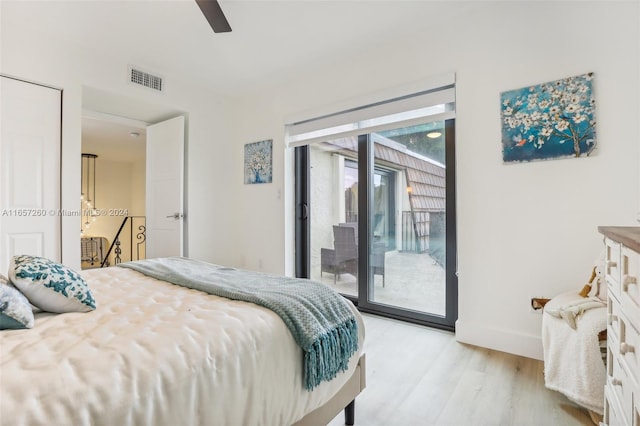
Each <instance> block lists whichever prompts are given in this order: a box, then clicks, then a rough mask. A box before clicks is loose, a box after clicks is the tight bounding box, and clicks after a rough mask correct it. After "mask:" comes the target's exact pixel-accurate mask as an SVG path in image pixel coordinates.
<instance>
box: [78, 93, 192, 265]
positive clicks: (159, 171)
mask: <svg viewBox="0 0 640 426" xmlns="http://www.w3.org/2000/svg"><path fill="white" fill-rule="evenodd" d="M82 105H83V117H89V118H91V119H93V120H94V124H96V123H100V125H103V126H105V131H107V132H108V131H110V130H115V129H118V130H117V131H118V133H119V136H121V137H123V138H124V141H123V142H122V143H123V144H122V145H121V146H118V147H117V148H113V149H112V150H108V149H107V151H110V153H109V154H107V153H103V154H102V155H100V151H99V150H98V151H96V149H98V148H96V147H93V146H88V147H85V145H84V139H85V138H84V137H83V147H82V149H83V152H84V153H90V154H95V153H96V152H97V153H98V157H97V158H96V171H97V172H99V171H100V169H101V163H103V161H102V160H103V159H107V160H108V159H109V156H110V155H113V154H122V156H121V157H120V158H119V159H118V160H117V161H124V162H127V161H128V162H131V160H132V158H133V157H136V158H140V157H143V158H144V167H143V166H142V163H141V162H138V163H137V165H136V166H132V168H133V171H132V175H137V176H138V177H136V178H135V179H132V181H135V182H136V183H135V185H136V188H137V189H135V190H133V192H132V193H131V197H130V201H129V203H130V205H131V207H130V209H129V210H127V209H126V208H124V207H121V206H119V205H113V206H111V208H113V209H115V210H113V211H109V210H107V212H106V213H107V215H109V214H110V213H113V214H114V215H115V216H120V217H119V218H118V217H116V218H115V219H112V221H114V222H119V228H118V229H120V227H122V232H126V233H128V235H129V236H128V237H127V238H128V239H127V241H126V242H125V241H120V243H121V244H120V250H121V256H120V261H127V260H131V259H132V257H131V254H130V253H133V259H134V260H135V259H136V258H137V257H138V256H140V258H142V257H147V258H149V257H162V256H187V255H188V252H187V250H186V247H187V246H188V244H187V238H186V235H187V220H186V211H185V210H186V209H185V207H184V206H186V205H187V199H186V191H185V187H186V173H185V171H186V160H185V155H184V154H185V152H184V149H185V146H186V144H185V134H186V120H187V114H186V113H185V112H184V111H180V110H176V109H173V108H170V107H167V106H163V105H160V104H154V103H148V102H145V101H143V100H140V99H138V98H133V97H126V96H123V95H120V94H116V93H112V92H107V91H103V90H100V89H96V88H92V87H87V86H84V87H83V92H82ZM96 125H98V124H96ZM87 126H88V125H87ZM84 127H85V123H84V122H83V130H84ZM132 133H134V134H132ZM135 134H137V135H135ZM143 141H144V142H143ZM107 146H108V145H107ZM133 147H136V148H137V149H139V150H140V151H142V153H143V154H140V153H139V152H138V153H135V154H134V153H131V152H129V151H128V150H129V149H132V148H133ZM143 147H144V148H143ZM85 149H86V150H92V151H94V152H87V151H85ZM102 169H103V171H104V168H102ZM118 179H120V180H121V178H118ZM162 182H163V183H162ZM98 183H99V182H98ZM127 185H129V186H130V185H131V183H129V182H121V185H120V188H121V189H117V190H116V191H117V193H118V194H119V197H120V198H119V199H118V204H121V205H124V204H126V198H127V197H125V196H124V193H125V192H126V191H124V188H125V187H126V186H127ZM96 192H97V194H96V195H97V206H98V207H99V208H102V207H104V205H103V206H101V205H100V203H101V200H100V197H101V195H100V191H99V190H97V191H96ZM102 201H104V199H103V200H102ZM124 213H127V215H125V216H127V217H134V218H135V217H138V216H142V217H143V219H132V220H130V221H128V222H126V223H124V220H125V218H124V217H123V216H122V214H124ZM131 213H133V214H134V215H133V216H132V215H131ZM150 213H153V215H152V216H149V214H150ZM92 220H93V218H92V217H91V218H90V221H92ZM96 220H98V219H96ZM141 220H144V222H143V223H141V222H140V221H141ZM85 222H86V218H85ZM90 223H91V222H90ZM79 225H80V224H79ZM90 229H91V228H90ZM108 234H111V232H109V233H108ZM102 237H105V236H104V235H102ZM105 238H109V237H105ZM111 239H112V240H113V234H112V235H111ZM140 241H144V247H142V248H141V246H140V245H138V243H139V242H140ZM108 243H109V244H108V245H109V247H111V246H112V244H113V241H109V242H108ZM115 250H116V247H112V253H113V252H115ZM125 251H126V252H127V253H128V254H127V255H126V256H125ZM106 252H107V253H108V249H106ZM108 257H112V254H109V256H108ZM112 260H113V262H115V259H112ZM111 264H114V263H111Z"/></svg>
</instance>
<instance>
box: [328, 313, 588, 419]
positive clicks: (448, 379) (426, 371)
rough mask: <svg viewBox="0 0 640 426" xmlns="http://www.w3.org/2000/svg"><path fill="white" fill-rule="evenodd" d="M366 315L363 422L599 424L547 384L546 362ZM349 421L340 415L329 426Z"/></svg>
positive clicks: (359, 406) (358, 407)
mask: <svg viewBox="0 0 640 426" xmlns="http://www.w3.org/2000/svg"><path fill="white" fill-rule="evenodd" d="M364 319H365V325H366V343H365V351H366V353H367V387H366V389H365V390H364V391H363V393H362V394H361V395H360V396H359V397H358V398H357V399H356V426H378V425H379V426H394V425H402V426H413V425H416V426H418V425H456V426H466V425H469V426H479V425H518V426H519V425H536V426H537V425H545V426H549V425H559V426H572V425H593V423H592V422H591V420H590V419H589V415H588V413H587V412H586V411H585V410H584V409H582V408H580V407H578V406H577V405H575V404H573V403H572V402H570V401H569V400H568V399H567V398H565V397H564V396H563V395H562V394H560V393H558V392H554V391H551V390H548V389H547V388H545V387H544V367H543V363H542V361H537V360H533V359H530V358H524V357H519V356H516V355H510V354H506V353H503V352H497V351H492V350H489V349H483V348H479V347H475V346H471V345H466V344H462V343H458V342H456V341H455V338H454V335H453V333H449V332H444V331H439V330H434V329H431V328H427V327H422V326H418V325H413V324H407V323H403V322H400V321H396V320H390V319H386V318H381V317H377V316H372V315H364ZM343 424H344V414H342V413H341V414H340V415H338V416H337V417H336V418H335V419H334V420H333V421H332V422H331V423H330V426H337V425H343Z"/></svg>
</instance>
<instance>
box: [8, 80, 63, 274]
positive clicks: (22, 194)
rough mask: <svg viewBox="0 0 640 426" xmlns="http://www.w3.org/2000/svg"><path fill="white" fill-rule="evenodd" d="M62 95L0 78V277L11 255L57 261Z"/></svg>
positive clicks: (47, 89)
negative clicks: (39, 257) (28, 255)
mask: <svg viewBox="0 0 640 426" xmlns="http://www.w3.org/2000/svg"><path fill="white" fill-rule="evenodd" d="M60 123H61V92H60V90H57V89H52V88H49V87H45V86H40V85H37V84H32V83H26V82H24V81H20V80H16V79H13V78H8V77H2V76H0V271H1V272H2V273H5V272H6V271H7V269H8V263H9V261H10V259H11V257H12V256H13V255H16V254H30V255H34V256H43V257H47V258H49V259H52V260H55V261H60V260H61V222H60V219H61V217H60V215H59V212H60V126H61V124H60Z"/></svg>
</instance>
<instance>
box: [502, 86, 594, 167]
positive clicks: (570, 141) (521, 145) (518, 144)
mask: <svg viewBox="0 0 640 426" xmlns="http://www.w3.org/2000/svg"><path fill="white" fill-rule="evenodd" d="M592 82H593V73H588V74H583V75H579V76H575V77H569V78H565V79H562V80H556V81H551V82H548V83H544V84H539V85H536V86H531V87H524V88H521V89H517V90H511V91H508V92H503V93H501V94H500V100H501V119H502V159H503V161H504V162H505V163H510V162H522V161H535V160H547V159H553V158H563V157H580V156H588V155H590V154H591V153H592V152H593V150H594V149H595V148H596V127H595V126H596V120H595V116H594V112H595V100H594V97H593V88H592Z"/></svg>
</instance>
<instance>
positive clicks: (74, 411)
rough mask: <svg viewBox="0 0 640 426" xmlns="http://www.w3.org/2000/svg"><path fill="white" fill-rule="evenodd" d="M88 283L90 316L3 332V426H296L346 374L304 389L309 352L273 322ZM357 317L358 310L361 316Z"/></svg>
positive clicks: (136, 288) (163, 286)
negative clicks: (93, 304)
mask: <svg viewBox="0 0 640 426" xmlns="http://www.w3.org/2000/svg"><path fill="white" fill-rule="evenodd" d="M83 276H84V277H85V279H86V280H87V282H88V283H89V286H90V288H91V290H92V292H93V294H94V297H95V299H96V301H97V303H98V309H97V310H95V311H93V312H90V313H68V314H49V313H40V314H37V315H36V323H35V327H34V328H33V329H30V330H3V331H2V332H0V424H2V425H11V426H17V425H36V424H48V425H58V426H59V425H74V426H75V425H88V424H92V425H118V426H121V425H154V426H155V425H162V424H165V425H172V426H174V425H224V426H227V425H228V426H235V425H288V424H291V423H293V422H295V421H296V420H298V419H300V418H302V417H303V416H304V415H305V414H306V413H308V412H310V411H312V410H313V409H315V408H317V407H318V406H320V405H322V404H324V403H325V402H326V401H328V400H329V399H330V398H331V397H332V396H333V395H334V394H335V393H336V392H337V390H338V389H340V387H341V386H342V385H343V384H344V383H345V382H346V381H347V379H348V378H349V376H350V375H351V374H352V372H353V371H354V369H355V365H356V363H357V360H358V358H359V356H360V354H361V352H362V347H363V339H364V325H363V323H362V318H361V317H360V315H358V314H357V312H356V317H357V318H358V324H359V338H360V345H359V347H360V349H359V351H358V353H356V354H354V355H353V356H352V358H351V361H350V368H349V370H348V371H347V372H344V373H341V374H340V375H339V376H338V377H337V378H336V379H334V380H332V381H331V382H323V383H322V384H321V385H320V386H319V387H317V388H316V389H314V391H313V392H308V391H306V390H304V387H303V380H302V371H303V370H302V360H303V356H302V350H301V349H300V348H299V347H298V346H297V345H296V344H295V342H294V340H293V337H292V336H291V334H290V332H289V330H288V329H287V327H286V326H285V324H284V323H283V322H282V321H281V320H280V318H279V317H278V316H277V315H275V314H274V313H273V312H271V311H270V310H268V309H266V308H262V307H259V306H257V305H253V304H250V303H245V302H236V301H230V300H228V299H224V298H221V297H217V296H212V295H208V294H205V293H202V292H200V291H197V290H190V289H186V288H183V287H179V286H175V285H173V284H169V283H166V282H163V281H158V280H156V279H153V278H150V277H146V276H144V275H142V274H140V273H138V272H135V271H132V270H128V269H124V268H118V267H112V268H105V269H97V270H91V271H85V272H84V273H83ZM354 311H355V309H354Z"/></svg>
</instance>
